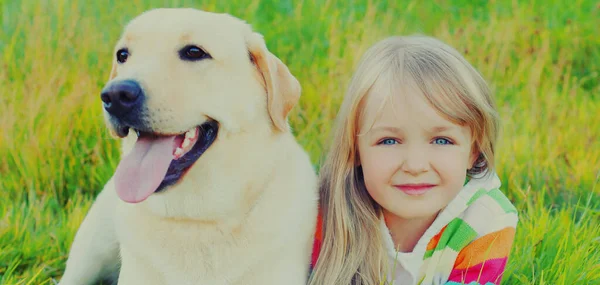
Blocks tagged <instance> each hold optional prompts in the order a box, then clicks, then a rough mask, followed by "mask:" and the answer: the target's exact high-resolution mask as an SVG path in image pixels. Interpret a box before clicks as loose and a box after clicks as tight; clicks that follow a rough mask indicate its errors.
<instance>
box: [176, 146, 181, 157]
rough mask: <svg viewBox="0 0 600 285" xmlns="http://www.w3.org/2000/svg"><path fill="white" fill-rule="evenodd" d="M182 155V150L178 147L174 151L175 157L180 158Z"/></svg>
mask: <svg viewBox="0 0 600 285" xmlns="http://www.w3.org/2000/svg"><path fill="white" fill-rule="evenodd" d="M182 155H183V149H181V148H180V147H178V148H177V149H176V150H175V157H180V156H182Z"/></svg>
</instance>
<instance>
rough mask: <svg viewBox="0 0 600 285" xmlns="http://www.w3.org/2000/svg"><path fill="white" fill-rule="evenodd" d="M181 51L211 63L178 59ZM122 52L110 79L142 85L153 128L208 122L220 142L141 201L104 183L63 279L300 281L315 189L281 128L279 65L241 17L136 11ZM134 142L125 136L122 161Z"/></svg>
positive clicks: (295, 91) (284, 73)
mask: <svg viewBox="0 0 600 285" xmlns="http://www.w3.org/2000/svg"><path fill="white" fill-rule="evenodd" d="M187 44H195V45H198V46H199V47H202V48H204V49H205V50H206V51H207V52H208V53H209V54H211V56H212V57H213V58H212V59H209V60H202V61H198V62H189V61H182V60H181V59H180V58H179V56H178V54H177V50H179V49H180V48H181V47H183V46H185V45H187ZM122 47H127V48H128V49H129V51H130V57H129V59H128V60H127V62H126V63H125V64H121V65H119V64H116V63H115V64H113V69H112V71H111V75H110V81H109V83H110V82H111V81H112V80H122V79H134V80H137V81H138V82H140V84H141V85H142V86H143V89H144V91H145V95H146V97H147V106H148V109H149V110H150V111H151V114H150V120H151V122H152V126H153V129H156V130H160V131H161V132H163V133H171V134H174V133H182V132H185V131H186V130H189V129H190V128H193V127H194V126H198V125H200V124H202V123H203V122H205V121H206V120H207V119H208V118H211V119H214V120H216V121H218V122H219V124H220V129H219V134H218V138H217V139H216V141H215V142H214V143H213V144H212V146H211V147H210V148H209V149H208V150H207V151H206V152H205V153H204V154H203V155H202V156H201V157H200V158H199V159H198V161H196V163H195V164H194V165H193V166H192V167H191V168H190V170H189V172H188V173H187V174H186V175H185V176H183V177H182V179H181V180H180V181H179V182H178V183H177V184H176V185H174V186H171V187H169V188H167V189H166V190H165V191H163V192H160V193H155V194H152V195H151V196H150V197H149V198H148V199H147V200H145V201H143V202H141V203H137V204H128V203H125V202H123V201H122V200H120V199H119V198H118V196H117V195H116V192H115V188H114V184H113V179H112V178H111V179H110V180H109V181H108V182H107V183H106V185H105V187H104V189H103V190H102V192H101V193H100V194H99V195H98V197H97V199H96V201H95V203H94V204H93V206H92V207H91V208H90V210H89V213H88V215H87V216H86V218H85V219H84V221H83V223H82V224H81V227H80V229H79V230H78V232H77V234H76V236H75V240H74V242H73V244H72V247H71V251H70V254H69V258H68V260H67V265H66V271H65V274H64V276H63V277H62V279H61V282H60V284H62V285H85V284H93V283H94V282H97V281H98V280H100V279H102V278H106V277H110V276H117V275H118V284H119V285H134V284H144V285H154V284H157V285H158V284H174V285H192V284H207V285H208V284H210V285H221V284H249V285H252V284H257V285H258V284H261V285H268V284H291V285H296V284H297V285H300V284H306V280H307V275H308V266H309V261H310V254H311V248H312V241H313V233H314V229H315V221H316V214H317V186H316V177H315V173H314V169H313V167H312V165H311V163H310V160H309V157H308V155H307V154H306V153H305V151H304V150H303V149H302V148H301V146H300V145H299V144H298V143H297V142H296V141H295V139H294V136H293V135H292V133H291V131H290V130H289V127H288V124H287V114H288V112H289V111H290V109H291V108H292V107H293V106H294V105H295V104H296V102H297V100H298V99H299V96H300V85H299V83H298V82H297V80H296V79H295V78H294V77H293V76H292V75H291V74H290V72H289V71H288V69H287V67H286V66H285V65H284V64H283V63H282V62H281V61H280V60H279V59H278V58H277V57H275V56H274V55H273V54H271V53H270V52H269V51H268V50H267V48H266V46H265V43H264V41H263V39H262V36H260V35H259V34H258V33H255V32H253V31H252V30H251V28H250V26H249V25H248V24H246V23H245V22H243V21H241V20H239V19H237V18H234V17H232V16H228V15H226V14H213V13H208V12H203V11H199V10H193V9H156V10H151V11H148V12H146V13H143V14H142V15H140V16H138V17H137V18H135V19H134V20H132V21H131V22H130V23H129V24H128V25H127V27H126V28H125V30H124V32H123V34H122V36H121V38H120V40H119V41H118V43H117V44H116V47H115V52H116V51H117V50H118V49H119V48H122ZM251 58H252V60H251ZM115 61H116V60H115V59H114V58H113V62H115ZM107 116H108V115H107ZM109 127H110V125H109ZM135 140H136V136H135V133H134V132H130V134H129V136H128V137H126V138H124V139H123V144H122V145H123V155H124V154H126V153H127V152H128V151H129V150H130V149H131V147H132V145H133V143H134V142H135ZM119 267H120V270H119Z"/></svg>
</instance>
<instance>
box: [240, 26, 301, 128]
mask: <svg viewBox="0 0 600 285" xmlns="http://www.w3.org/2000/svg"><path fill="white" fill-rule="evenodd" d="M246 44H247V46H248V52H249V54H250V60H251V61H252V62H253V63H254V65H255V66H256V68H257V69H258V72H259V73H260V75H261V76H262V78H263V80H264V84H265V89H266V92H267V108H268V111H269V116H270V117H271V120H272V121H273V124H274V125H275V127H276V128H277V129H279V130H280V131H287V130H288V123H287V116H288V114H289V112H290V111H291V110H292V108H293V107H294V106H295V105H296V103H297V102H298V100H299V98H300V92H301V86H300V83H299V82H298V80H297V79H296V78H295V77H294V76H293V75H292V74H291V73H290V71H289V69H288V68H287V66H286V65H285V64H284V63H283V62H281V60H280V59H279V58H277V57H276V56H275V55H273V54H272V53H271V52H270V51H269V50H268V49H267V47H266V44H265V42H264V40H263V37H262V35H260V34H258V33H256V32H250V33H249V34H248V36H247V37H246Z"/></svg>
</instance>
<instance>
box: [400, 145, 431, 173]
mask: <svg viewBox="0 0 600 285" xmlns="http://www.w3.org/2000/svg"><path fill="white" fill-rule="evenodd" d="M428 165H429V161H428V159H427V155H426V154H425V152H424V151H422V150H416V149H413V150H408V152H407V153H405V155H404V158H403V160H402V164H401V166H400V170H402V171H404V172H406V173H408V174H410V175H413V176H416V175H419V174H421V173H423V172H427V170H428Z"/></svg>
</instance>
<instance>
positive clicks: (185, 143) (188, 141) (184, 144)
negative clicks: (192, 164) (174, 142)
mask: <svg viewBox="0 0 600 285" xmlns="http://www.w3.org/2000/svg"><path fill="white" fill-rule="evenodd" d="M189 145H190V140H189V139H187V138H185V140H184V141H183V144H181V148H184V149H185V148H187V147H188V146H189Z"/></svg>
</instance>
